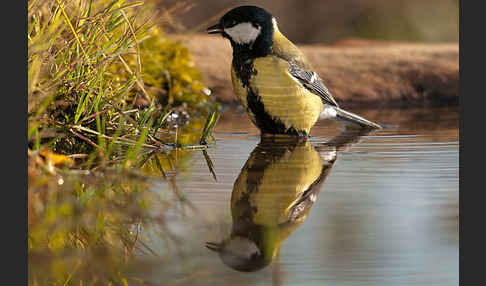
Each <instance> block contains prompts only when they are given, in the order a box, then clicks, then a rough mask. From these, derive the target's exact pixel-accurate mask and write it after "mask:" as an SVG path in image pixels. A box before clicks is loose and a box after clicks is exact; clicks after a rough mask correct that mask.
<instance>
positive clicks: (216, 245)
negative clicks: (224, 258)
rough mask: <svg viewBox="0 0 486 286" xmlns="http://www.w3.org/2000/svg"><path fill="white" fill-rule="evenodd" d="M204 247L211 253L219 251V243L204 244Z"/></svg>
mask: <svg viewBox="0 0 486 286" xmlns="http://www.w3.org/2000/svg"><path fill="white" fill-rule="evenodd" d="M206 247H207V248H208V249H211V250H212V251H216V252H219V250H220V249H221V243H217V242H206Z"/></svg>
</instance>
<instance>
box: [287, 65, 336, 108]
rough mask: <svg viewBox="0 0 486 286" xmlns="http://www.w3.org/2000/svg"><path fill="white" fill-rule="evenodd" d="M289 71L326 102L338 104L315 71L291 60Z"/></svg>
mask: <svg viewBox="0 0 486 286" xmlns="http://www.w3.org/2000/svg"><path fill="white" fill-rule="evenodd" d="M289 66H290V68H289V73H290V74H291V75H292V76H293V77H295V78H296V79H297V80H298V81H299V82H300V83H301V84H302V85H303V86H304V87H305V88H306V89H308V90H309V91H310V92H312V93H314V94H317V95H319V96H320V97H321V99H322V101H323V102H324V103H327V104H330V105H333V106H338V104H337V102H336V100H334V98H333V97H332V95H331V93H330V92H329V90H328V89H327V87H326V86H325V85H324V83H323V82H322V79H321V78H320V77H319V76H318V75H317V73H315V72H309V71H305V70H304V69H302V68H301V67H299V66H298V65H297V64H295V63H291V62H289Z"/></svg>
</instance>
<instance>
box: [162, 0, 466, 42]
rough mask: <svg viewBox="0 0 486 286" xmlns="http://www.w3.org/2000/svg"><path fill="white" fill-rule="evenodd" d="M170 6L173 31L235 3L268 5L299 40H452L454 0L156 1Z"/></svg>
mask: <svg viewBox="0 0 486 286" xmlns="http://www.w3.org/2000/svg"><path fill="white" fill-rule="evenodd" d="M159 3H160V5H162V6H163V7H172V8H174V7H175V6H179V7H184V8H183V9H175V10H176V14H179V15H176V16H175V18H176V19H177V22H178V23H177V24H174V25H172V28H173V29H174V30H176V31H177V30H179V31H184V30H185V29H189V30H196V31H202V30H203V28H204V27H205V26H206V25H207V24H209V23H211V22H216V21H217V19H218V18H219V17H220V16H221V15H222V14H224V12H225V11H227V10H229V9H231V8H233V7H236V6H240V5H256V6H260V7H262V8H265V9H267V10H268V11H269V12H270V13H272V14H273V15H274V16H275V17H276V18H277V19H278V22H279V26H280V29H281V30H282V31H283V32H284V33H285V35H287V37H288V38H290V39H291V40H292V41H294V42H296V43H300V44H309V43H334V42H336V41H339V40H341V39H348V38H366V39H380V40H390V41H413V42H457V41H458V38H459V32H458V31H459V30H458V21H459V16H458V15H459V14H458V13H459V0H427V1H421V0H391V1H390V0H342V1H336V0H319V1H316V0H299V1H296V0H294V1H277V0H262V1H241V0H237V1H228V0H212V1H201V0H200V1H196V0H193V1H177V0H165V1H159Z"/></svg>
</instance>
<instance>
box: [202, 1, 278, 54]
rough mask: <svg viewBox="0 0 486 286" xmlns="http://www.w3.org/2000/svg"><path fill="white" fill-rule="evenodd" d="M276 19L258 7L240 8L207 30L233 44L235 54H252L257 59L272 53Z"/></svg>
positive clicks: (231, 11) (230, 12)
mask: <svg viewBox="0 0 486 286" xmlns="http://www.w3.org/2000/svg"><path fill="white" fill-rule="evenodd" d="M274 21H275V20H274V17H273V16H272V14H270V13H268V12H267V11H266V10H265V9H262V8H259V7H256V6H240V7H237V8H234V9H232V10H230V11H229V12H228V13H226V14H225V15H224V16H223V17H222V18H221V19H220V20H219V23H218V24H216V25H214V26H211V27H209V28H208V29H207V32H208V33H209V34H216V33H219V34H221V35H222V36H223V37H225V38H227V39H229V40H230V42H231V46H232V47H233V51H234V52H244V53H250V54H251V55H253V56H255V57H259V56H265V55H267V54H269V53H270V52H271V46H272V37H273V33H274V28H273V25H274Z"/></svg>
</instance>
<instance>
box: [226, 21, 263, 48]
mask: <svg viewBox="0 0 486 286" xmlns="http://www.w3.org/2000/svg"><path fill="white" fill-rule="evenodd" d="M260 30H261V27H258V28H255V27H254V26H253V25H252V24H251V23H240V24H238V25H236V26H233V27H231V28H226V29H224V31H225V32H226V34H228V35H229V36H230V37H231V39H233V41H235V42H236V43H238V44H250V43H253V42H254V41H255V40H256V38H257V37H258V35H260Z"/></svg>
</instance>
